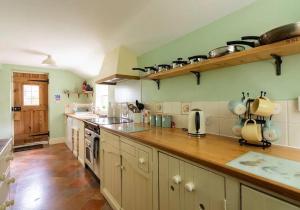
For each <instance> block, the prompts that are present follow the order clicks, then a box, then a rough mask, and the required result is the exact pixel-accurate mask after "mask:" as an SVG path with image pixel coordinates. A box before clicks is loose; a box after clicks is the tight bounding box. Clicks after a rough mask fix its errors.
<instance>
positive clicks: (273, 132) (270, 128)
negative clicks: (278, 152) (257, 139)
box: [263, 120, 281, 141]
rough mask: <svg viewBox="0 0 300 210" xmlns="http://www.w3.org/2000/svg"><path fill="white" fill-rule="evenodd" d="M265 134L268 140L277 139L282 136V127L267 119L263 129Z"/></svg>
mask: <svg viewBox="0 0 300 210" xmlns="http://www.w3.org/2000/svg"><path fill="white" fill-rule="evenodd" d="M263 136H264V138H265V139H266V140H268V141H276V140H278V139H279V138H280V136H281V133H280V129H279V128H278V127H276V126H275V125H273V124H272V122H271V121H270V120H267V121H266V124H265V127H264V129H263Z"/></svg>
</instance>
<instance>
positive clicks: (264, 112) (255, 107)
mask: <svg viewBox="0 0 300 210" xmlns="http://www.w3.org/2000/svg"><path fill="white" fill-rule="evenodd" d="M274 109H275V104H274V103H273V102H271V101H270V99H268V98H267V97H265V96H262V97H259V98H256V99H255V100H254V102H253V103H252V104H251V108H250V112H251V114H254V115H258V116H263V117H269V116H271V115H272V114H273V112H274Z"/></svg>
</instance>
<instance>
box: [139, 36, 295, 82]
mask: <svg viewBox="0 0 300 210" xmlns="http://www.w3.org/2000/svg"><path fill="white" fill-rule="evenodd" d="M298 53H300V37H296V38H292V39H288V40H284V41H280V42H276V43H273V44H269V45H263V46H259V47H255V48H251V49H247V50H245V51H242V52H237V53H233V54H229V55H226V56H223V57H218V58H212V59H208V60H205V61H203V62H200V63H196V64H188V65H186V66H183V67H180V68H176V69H172V70H169V71H165V72H160V73H156V74H151V75H148V76H146V77H144V78H143V79H151V80H154V81H157V80H161V79H166V78H171V77H176V76H180V75H185V74H191V73H194V74H195V72H204V71H210V70H214V69H220V68H224V67H230V66H236V65H241V64H247V63H253V62H257V61H263V60H269V59H275V64H276V74H277V75H280V73H281V62H282V60H281V56H287V55H293V54H298ZM195 75H196V74H195ZM198 78H200V76H199V77H197V80H198V84H199V79H198Z"/></svg>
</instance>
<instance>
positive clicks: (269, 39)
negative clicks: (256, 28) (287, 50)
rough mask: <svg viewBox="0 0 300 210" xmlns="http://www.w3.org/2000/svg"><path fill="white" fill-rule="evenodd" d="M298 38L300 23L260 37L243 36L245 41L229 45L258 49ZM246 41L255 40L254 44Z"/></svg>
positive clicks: (284, 26)
mask: <svg viewBox="0 0 300 210" xmlns="http://www.w3.org/2000/svg"><path fill="white" fill-rule="evenodd" d="M297 36H300V22H297V23H290V24H287V25H283V26H279V27H277V28H274V29H272V30H270V31H268V32H266V33H264V34H262V35H260V36H243V37H241V39H242V40H243V41H231V42H229V44H242V45H248V46H250V47H257V46H260V45H265V44H272V43H274V42H279V41H282V40H285V39H291V38H293V37H297ZM244 40H253V42H249V41H244Z"/></svg>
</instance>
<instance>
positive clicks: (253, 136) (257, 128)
mask: <svg viewBox="0 0 300 210" xmlns="http://www.w3.org/2000/svg"><path fill="white" fill-rule="evenodd" d="M250 122H252V123H250ZM242 137H243V138H244V139H245V140H247V141H250V142H256V143H257V142H259V141H261V140H262V133H261V125H259V124H257V123H256V121H255V120H253V119H248V120H246V121H245V124H244V126H243V128H242Z"/></svg>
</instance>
